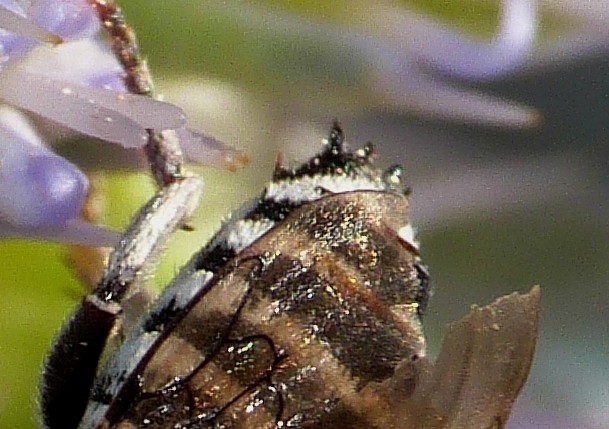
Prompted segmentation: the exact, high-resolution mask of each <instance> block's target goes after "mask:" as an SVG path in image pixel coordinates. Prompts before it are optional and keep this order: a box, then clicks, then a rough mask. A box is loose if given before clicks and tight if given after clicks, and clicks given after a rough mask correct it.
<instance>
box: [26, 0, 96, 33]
mask: <svg viewBox="0 0 609 429" xmlns="http://www.w3.org/2000/svg"><path fill="white" fill-rule="evenodd" d="M28 13H29V16H30V17H31V18H32V20H33V21H35V22H36V23H38V24H39V25H41V26H42V27H44V28H46V29H47V30H49V31H52V32H53V33H56V34H58V35H60V36H61V37H63V38H64V39H69V40H74V39H82V38H87V37H92V36H93V35H94V34H96V33H97V32H98V31H99V30H100V29H101V23H100V22H99V18H98V17H97V14H96V13H95V10H94V9H93V7H92V5H91V2H90V1H88V0H35V1H32V5H31V7H30V9H29V11H28Z"/></svg>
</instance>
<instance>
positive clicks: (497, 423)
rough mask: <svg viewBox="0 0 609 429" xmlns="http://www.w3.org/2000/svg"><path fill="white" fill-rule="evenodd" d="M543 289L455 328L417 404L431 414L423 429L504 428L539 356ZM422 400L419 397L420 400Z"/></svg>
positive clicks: (483, 310)
mask: <svg viewBox="0 0 609 429" xmlns="http://www.w3.org/2000/svg"><path fill="white" fill-rule="evenodd" d="M539 300H540V290H539V287H537V286H536V287H534V288H533V289H532V290H531V292H529V293H528V294H524V295H521V294H518V293H514V294H511V295H508V296H504V297H502V298H499V299H498V300H496V301H495V302H494V303H492V304H490V305H488V306H486V307H473V308H472V310H471V312H470V313H469V314H468V315H467V316H465V317H464V318H463V319H461V320H460V321H458V322H456V323H454V324H453V325H451V327H450V329H449V331H448V333H447V334H446V337H445V339H444V343H443V345H442V350H441V351H440V355H439V357H438V359H437V361H436V363H435V364H434V365H433V368H432V369H430V372H429V376H428V377H423V379H422V380H421V384H420V386H419V387H420V390H418V389H417V392H416V393H415V398H413V399H414V400H415V401H417V402H418V401H419V400H421V403H422V404H423V405H424V408H425V409H427V410H428V411H427V412H428V413H429V415H427V416H425V417H424V418H423V421H422V422H420V426H419V427H425V428H443V429H460V428H464V429H465V428H467V429H477V428H480V429H491V428H492V429H500V428H502V427H504V425H505V423H506V421H507V419H508V417H509V414H510V410H511V408H512V404H513V403H514V401H515V400H516V397H517V396H518V393H519V392H520V389H522V386H523V385H524V383H525V381H526V379H527V376H528V374H529V370H530V368H531V363H532V360H533V354H534V352H535V343H536V339H537V328H538V319H539V318H538V315H539ZM416 397H418V398H416Z"/></svg>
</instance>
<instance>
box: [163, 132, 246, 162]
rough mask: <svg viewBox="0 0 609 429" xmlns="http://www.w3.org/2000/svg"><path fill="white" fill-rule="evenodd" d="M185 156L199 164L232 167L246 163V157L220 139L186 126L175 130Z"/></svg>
mask: <svg viewBox="0 0 609 429" xmlns="http://www.w3.org/2000/svg"><path fill="white" fill-rule="evenodd" d="M175 132H176V135H177V136H178V138H179V139H180V145H181V147H182V151H183V152H184V155H185V156H186V158H187V159H188V160H190V161H193V162H196V163H197V164H201V165H224V166H225V167H226V168H228V169H229V170H230V169H233V168H238V167H241V166H243V165H245V164H247V162H248V161H247V158H246V157H245V156H244V155H243V154H241V153H240V152H239V151H237V150H235V149H234V148H232V147H230V146H227V145H226V144H224V143H222V142H221V141H219V140H217V139H215V138H213V137H211V136H209V135H206V134H203V133H201V132H198V131H193V130H191V129H188V128H178V129H176V130H175Z"/></svg>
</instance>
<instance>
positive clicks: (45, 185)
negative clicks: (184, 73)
mask: <svg viewBox="0 0 609 429" xmlns="http://www.w3.org/2000/svg"><path fill="white" fill-rule="evenodd" d="M0 26H1V28H0V100H2V101H4V102H5V103H6V105H4V106H3V107H2V108H1V109H0V138H1V139H2V142H1V144H0V159H1V162H0V195H1V196H2V201H0V238H2V237H34V238H42V239H51V240H59V241H66V242H73V243H82V244H89V245H111V244H113V243H114V242H115V241H116V239H117V238H118V234H117V233H114V232H112V231H109V230H107V229H105V228H101V227H97V226H94V225H90V224H88V223H86V222H85V221H83V220H81V219H80V218H79V215H80V212H81V210H82V208H83V205H84V203H85V200H86V196H87V192H88V187H89V183H88V180H87V177H86V176H85V175H84V174H83V173H82V172H81V171H80V170H79V169H78V168H77V167H76V166H75V165H73V164H71V163H70V162H68V161H67V160H65V159H63V158H61V157H59V156H58V155H56V154H54V153H53V152H52V151H51V150H50V149H49V147H48V143H49V141H50V140H52V139H53V136H48V135H45V136H41V135H39V133H38V131H37V129H36V127H35V126H34V125H33V123H32V122H31V121H30V120H29V118H30V117H31V118H34V119H36V120H41V119H42V120H44V121H51V122H53V123H54V124H55V125H54V128H55V129H56V130H62V129H65V128H67V129H69V130H72V131H75V132H77V133H80V134H85V135H88V136H91V137H95V138H98V139H101V140H104V141H108V142H112V143H116V144H119V145H121V146H123V147H126V148H141V147H142V146H143V145H144V144H145V143H146V141H147V137H148V134H147V132H146V129H150V128H154V129H176V130H177V131H178V134H179V135H180V137H181V139H182V140H183V141H184V147H185V153H186V155H187V156H188V157H189V158H191V159H193V160H195V161H198V162H201V163H208V164H209V163H212V164H213V163H216V164H217V163H221V162H222V161H225V160H226V158H227V157H230V156H231V155H232V154H233V152H232V151H231V150H230V149H228V148H226V147H225V146H224V145H222V144H221V143H219V142H217V141H216V140H214V139H212V138H209V137H207V136H204V135H202V134H200V133H196V132H193V131H191V130H188V129H186V128H185V127H184V125H185V122H186V118H185V115H184V113H183V111H182V110H181V109H180V108H178V107H176V106H173V105H171V104H168V103H163V102H160V101H157V100H154V99H152V98H149V97H144V96H139V95H133V94H129V93H127V89H126V88H125V85H124V84H123V81H122V76H123V74H124V71H123V69H122V68H121V66H120V64H119V63H118V62H117V60H116V59H115V58H114V56H113V55H112V53H111V52H110V51H109V48H108V46H107V44H106V43H105V42H104V40H103V37H100V36H101V35H100V22H99V20H98V18H97V16H96V14H95V11H94V9H93V8H92V6H91V4H90V2H88V1H87V0H37V1H31V2H18V1H15V0H0ZM9 106H10V107H9Z"/></svg>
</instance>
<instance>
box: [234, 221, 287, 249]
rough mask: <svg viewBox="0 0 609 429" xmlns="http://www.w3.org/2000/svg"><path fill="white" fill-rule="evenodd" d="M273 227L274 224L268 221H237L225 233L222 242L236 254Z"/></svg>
mask: <svg viewBox="0 0 609 429" xmlns="http://www.w3.org/2000/svg"><path fill="white" fill-rule="evenodd" d="M274 225H275V222H273V221H272V220H269V219H261V220H251V219H245V220H239V221H237V222H235V223H234V224H233V225H232V228H230V230H228V231H227V233H226V237H225V238H224V242H225V243H226V245H227V246H228V247H230V248H231V249H233V250H234V251H235V252H236V253H239V252H241V251H242V250H243V249H245V248H246V247H247V246H249V245H250V244H252V243H254V242H255V241H256V240H258V239H259V238H260V237H262V236H263V235H264V234H265V233H266V232H267V231H268V230H269V229H271V228H272V227H273V226H274Z"/></svg>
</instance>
